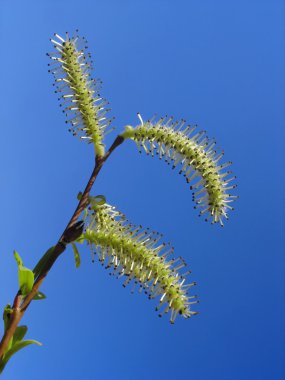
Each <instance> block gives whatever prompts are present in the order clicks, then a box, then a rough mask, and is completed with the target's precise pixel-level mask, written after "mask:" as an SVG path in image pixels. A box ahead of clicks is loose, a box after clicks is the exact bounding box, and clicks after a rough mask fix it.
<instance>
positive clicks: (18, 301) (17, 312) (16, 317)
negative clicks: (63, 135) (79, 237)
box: [0, 136, 124, 360]
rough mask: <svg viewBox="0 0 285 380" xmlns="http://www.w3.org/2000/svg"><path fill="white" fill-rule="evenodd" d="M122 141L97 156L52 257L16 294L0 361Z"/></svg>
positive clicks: (2, 342) (118, 137)
mask: <svg viewBox="0 0 285 380" xmlns="http://www.w3.org/2000/svg"><path fill="white" fill-rule="evenodd" d="M123 141H124V138H123V137H121V136H117V138H116V139H115V141H114V142H113V144H112V145H111V147H110V149H109V150H108V152H106V154H105V155H104V156H103V157H98V156H97V157H96V160H95V166H94V169H93V171H92V174H91V176H90V178H89V180H88V182H87V185H86V187H85V190H84V192H83V195H82V197H81V199H80V200H79V202H78V205H77V207H76V209H75V211H74V213H73V215H72V217H71V218H70V220H69V222H68V224H67V226H66V227H65V229H64V231H63V233H62V234H61V236H60V238H59V240H58V242H57V243H56V245H55V246H54V249H53V252H52V255H51V256H50V257H49V260H47V262H46V263H45V265H44V266H43V268H42V270H41V273H40V274H39V276H38V277H37V279H36V281H35V283H34V286H33V288H32V290H31V292H30V293H29V294H28V295H27V296H26V297H25V298H24V299H23V297H22V295H21V291H20V290H19V291H18V292H17V294H16V296H15V299H14V303H13V308H12V312H11V314H10V322H9V325H8V327H7V329H6V331H5V333H4V335H3V337H2V340H1V342H0V360H1V358H2V357H3V355H4V353H5V350H6V348H7V346H8V344H9V342H10V340H11V338H12V337H13V335H14V333H15V330H16V328H17V326H18V324H19V322H20V320H21V319H22V317H23V316H24V314H25V312H26V310H27V308H28V307H29V305H30V303H31V302H32V300H33V298H34V297H35V295H36V294H37V292H38V290H39V288H40V286H41V284H42V282H43V281H44V279H45V278H46V276H47V274H48V272H49V271H50V269H51V268H52V266H53V265H54V263H55V261H56V260H57V259H58V257H59V256H60V255H61V254H62V253H63V252H64V251H65V249H66V243H65V239H64V237H65V234H66V233H67V231H68V230H69V229H70V228H71V227H72V226H73V225H74V224H75V223H76V221H77V220H78V218H79V216H80V215H81V213H82V211H84V209H85V208H86V206H87V205H88V202H89V194H90V191H91V189H92V186H93V184H94V182H95V181H96V178H97V176H98V174H99V172H100V170H101V169H102V166H103V165H104V163H105V161H106V160H107V159H108V157H109V156H110V155H111V153H112V152H113V151H114V150H115V149H116V148H117V147H118V146H119V145H121V144H122V142H123Z"/></svg>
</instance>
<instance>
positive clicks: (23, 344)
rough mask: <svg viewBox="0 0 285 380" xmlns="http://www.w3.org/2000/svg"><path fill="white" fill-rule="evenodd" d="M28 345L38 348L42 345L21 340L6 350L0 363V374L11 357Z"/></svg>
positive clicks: (32, 341) (33, 341)
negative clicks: (34, 345) (35, 345)
mask: <svg viewBox="0 0 285 380" xmlns="http://www.w3.org/2000/svg"><path fill="white" fill-rule="evenodd" d="M30 344H37V345H38V346H41V345H42V344H41V343H40V342H38V341H36V340H32V339H30V340H22V341H17V342H16V343H15V344H14V345H13V347H11V348H10V350H8V351H7V352H6V353H5V355H4V356H3V358H2V361H1V362H0V373H2V372H3V369H4V368H5V366H6V364H7V363H8V361H9V360H10V359H11V357H12V356H13V355H14V354H15V353H16V352H18V351H20V350H21V349H22V348H24V347H26V346H29V345H30Z"/></svg>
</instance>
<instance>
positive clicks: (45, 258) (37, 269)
mask: <svg viewBox="0 0 285 380" xmlns="http://www.w3.org/2000/svg"><path fill="white" fill-rule="evenodd" d="M53 250H54V247H51V248H49V249H48V250H47V251H46V253H45V254H44V255H43V257H42V258H41V259H40V261H39V262H38V263H37V265H36V266H35V267H34V270H33V272H34V275H35V279H36V278H37V277H38V276H39V274H40V273H41V270H42V268H43V267H44V266H45V264H46V262H47V261H48V260H49V258H50V256H51V255H52V253H53Z"/></svg>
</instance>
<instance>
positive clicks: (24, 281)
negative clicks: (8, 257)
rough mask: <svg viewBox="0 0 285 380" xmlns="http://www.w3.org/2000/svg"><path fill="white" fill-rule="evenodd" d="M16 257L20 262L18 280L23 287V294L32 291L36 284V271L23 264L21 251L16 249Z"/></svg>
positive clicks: (21, 287)
mask: <svg viewBox="0 0 285 380" xmlns="http://www.w3.org/2000/svg"><path fill="white" fill-rule="evenodd" d="M14 257H15V260H16V262H17V264H18V280H19V287H20V289H21V292H22V295H23V296H25V295H26V294H28V293H30V291H31V290H32V288H33V285H34V273H33V271H31V270H30V269H28V268H26V267H24V266H23V260H22V259H21V257H20V255H19V253H18V252H17V251H14Z"/></svg>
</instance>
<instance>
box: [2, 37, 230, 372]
mask: <svg viewBox="0 0 285 380" xmlns="http://www.w3.org/2000/svg"><path fill="white" fill-rule="evenodd" d="M51 42H52V44H53V46H54V51H53V52H52V53H48V56H49V57H50V59H51V61H52V62H51V63H49V71H50V72H51V73H52V74H53V75H54V78H55V83H54V86H55V87H56V90H55V92H56V93H57V94H59V100H60V102H61V103H60V106H61V107H62V109H63V112H64V113H65V114H66V116H67V120H66V123H70V124H71V127H70V129H69V130H70V131H71V132H72V133H73V135H77V136H78V137H79V138H80V139H82V140H84V141H87V142H88V143H92V144H93V146H94V148H95V166H94V167H93V170H92V173H91V175H90V178H89V180H88V182H87V184H86V186H85V189H84V191H83V192H80V193H79V194H78V204H77V206H76V208H75V210H74V212H73V214H72V215H71V217H70V220H69V222H68V223H67V225H66V227H65V228H64V230H63V232H62V233H61V235H60V236H59V238H58V240H57V241H56V242H55V244H53V245H52V246H51V247H50V248H49V249H48V250H47V251H46V252H45V254H44V255H43V256H42V257H41V258H40V259H39V261H38V263H37V264H36V265H35V267H34V269H33V270H31V269H29V268H27V267H25V266H24V265H23V262H22V259H21V258H20V256H19V254H18V253H17V252H15V259H16V262H17V264H18V282H19V290H18V292H17V293H16V295H15V297H14V301H13V303H9V304H7V306H6V307H5V309H4V313H3V318H4V332H3V337H2V339H1V342H0V372H1V371H2V370H3V368H4V367H5V365H6V364H7V362H8V360H9V359H10V358H11V357H12V355H14V353H15V352H17V351H18V350H19V349H21V348H24V347H26V346H27V345H30V344H31V343H36V344H38V342H37V341H33V340H23V337H24V335H25V333H26V331H27V328H26V327H25V326H19V323H20V321H21V320H22V318H23V316H24V314H25V312H26V311H27V309H28V307H29V305H30V304H31V302H32V301H34V300H44V299H45V295H44V294H43V293H42V292H40V291H39V289H40V286H41V284H42V282H43V281H44V279H45V278H46V276H47V275H48V273H49V271H50V269H51V268H52V267H53V265H54V264H55V262H56V260H57V259H58V258H59V256H61V255H62V253H63V252H64V251H65V249H66V247H67V246H68V245H71V246H72V248H73V252H74V257H75V263H76V267H79V266H80V253H79V250H78V248H77V245H76V242H77V243H79V242H81V243H82V242H86V243H87V244H88V245H89V246H90V247H91V251H92V252H93V254H94V253H96V254H97V256H98V257H99V261H100V262H101V263H102V265H103V266H105V267H106V268H107V269H110V270H111V274H113V275H115V276H117V277H118V278H121V277H123V278H124V282H123V285H124V286H127V285H128V284H129V283H132V287H133V288H132V291H134V289H135V288H139V291H140V292H142V291H144V292H145V293H146V294H147V295H148V297H149V299H153V298H156V297H159V305H158V306H157V308H156V309H157V310H158V311H159V316H162V315H164V314H167V313H169V314H170V321H171V323H174V321H175V318H176V317H177V315H181V316H183V317H184V318H189V317H191V316H193V315H195V314H197V311H194V310H192V305H194V304H196V303H197V302H198V300H197V297H196V296H195V295H192V294H190V295H189V294H188V291H189V290H191V291H192V287H193V286H194V285H195V282H191V283H188V284H187V281H186V278H187V276H188V275H189V274H190V271H189V270H187V269H185V266H186V263H185V261H184V259H183V258H182V257H178V258H172V255H173V247H172V246H171V245H170V244H165V243H163V242H161V239H162V235H161V234H159V233H156V232H154V231H152V230H150V229H144V228H143V227H142V226H136V225H133V224H131V223H130V222H129V221H128V220H127V219H126V217H125V216H124V215H123V214H122V213H120V212H119V211H118V210H116V209H115V208H114V207H113V206H110V205H108V204H106V203H105V201H106V199H105V196H104V195H98V196H96V197H92V196H91V195H90V192H91V189H92V187H93V185H94V182H95V181H96V179H97V176H98V174H99V173H100V171H101V169H102V168H103V166H104V164H105V162H106V161H107V159H108V158H109V156H110V155H111V154H112V153H113V151H114V150H115V149H116V148H117V147H118V146H120V145H121V144H122V143H123V142H124V141H125V140H127V139H131V140H133V141H134V142H135V143H136V144H137V145H138V147H139V150H140V151H142V150H144V151H145V152H146V153H147V154H149V155H152V156H154V155H157V156H158V157H159V158H160V159H164V160H165V161H166V162H167V163H168V164H171V165H172V168H173V169H174V168H175V167H176V166H178V165H179V166H180V172H179V173H180V174H183V175H184V176H185V178H186V181H187V182H188V183H191V189H192V191H193V200H194V202H195V204H196V205H195V208H199V209H200V214H199V215H200V216H204V217H205V218H206V220H211V222H212V223H219V224H220V225H222V226H223V225H224V219H227V218H228V211H229V210H232V209H233V207H232V205H231V204H232V202H233V201H234V200H235V199H236V198H237V196H236V195H233V194H232V193H231V191H232V190H233V189H234V188H235V187H236V185H235V184H232V183H233V180H234V179H235V176H233V175H232V174H231V173H232V172H231V171H230V170H228V167H229V166H230V165H231V162H223V155H224V152H223V151H222V150H219V149H217V148H216V142H215V140H213V139H210V138H209V137H208V136H207V135H206V132H205V131H197V130H196V126H190V125H186V122H185V120H181V121H176V122H175V121H173V118H172V117H170V118H168V117H164V118H161V119H159V120H156V121H155V118H152V119H151V120H148V121H146V122H144V121H143V119H142V117H141V116H140V115H139V114H138V116H139V119H140V124H139V125H138V126H136V127H132V126H127V127H126V128H125V130H124V132H123V133H122V134H120V135H118V136H117V137H116V138H115V140H114V142H113V143H112V145H111V146H110V147H109V149H108V150H107V151H106V152H105V144H104V137H105V135H106V133H108V132H109V131H110V129H109V131H108V130H107V129H108V128H109V126H110V124H111V121H112V119H110V118H108V116H107V113H108V109H106V106H107V104H108V103H107V101H106V100H105V99H103V98H102V97H101V95H100V93H99V91H100V88H101V82H100V81H99V80H96V79H92V78H91V70H92V61H91V58H90V54H89V53H87V51H86V49H87V46H86V44H87V41H86V39H85V38H80V37H79V36H78V35H77V34H76V35H74V36H72V37H70V36H69V35H68V33H66V35H65V37H61V36H60V35H58V34H55V35H54V38H53V39H51ZM82 214H83V215H82ZM81 218H82V219H83V220H81ZM10 304H11V305H12V306H10Z"/></svg>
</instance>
